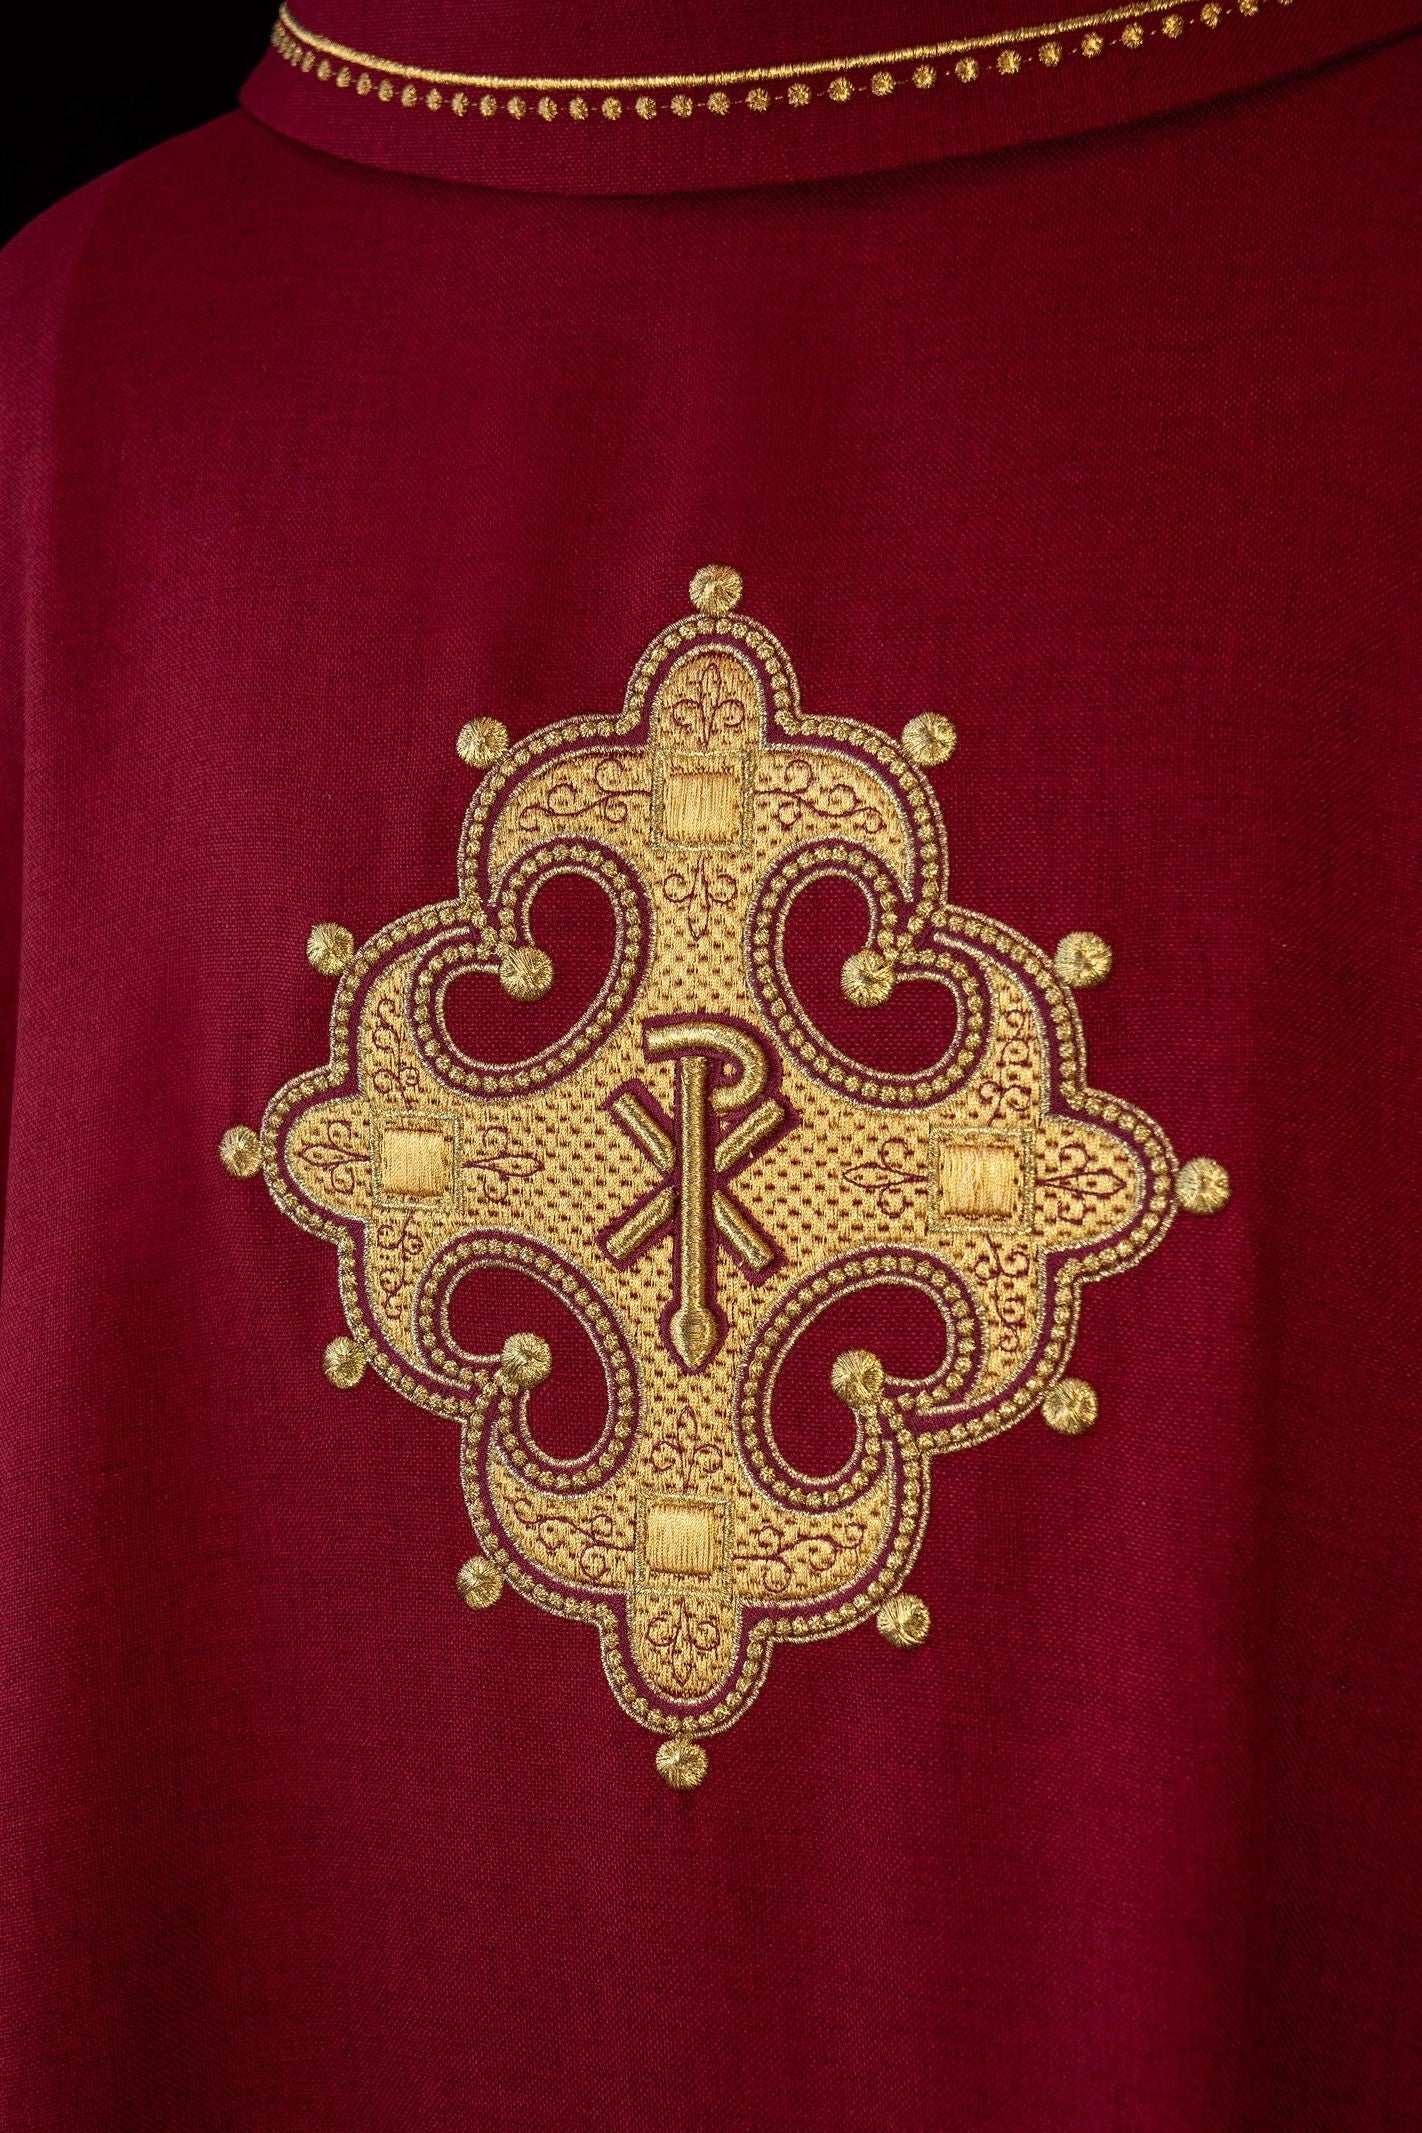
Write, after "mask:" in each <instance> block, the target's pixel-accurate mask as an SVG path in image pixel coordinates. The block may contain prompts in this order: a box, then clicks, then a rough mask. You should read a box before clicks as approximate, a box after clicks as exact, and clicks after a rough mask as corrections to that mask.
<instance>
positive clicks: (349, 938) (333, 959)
mask: <svg viewBox="0 0 1422 2133" xmlns="http://www.w3.org/2000/svg"><path fill="white" fill-rule="evenodd" d="M354 954H355V938H354V936H353V935H352V934H351V933H349V932H348V931H347V929H346V928H345V927H344V926H333V925H331V924H330V923H329V922H328V921H323V922H322V923H321V924H320V925H317V926H313V927H312V928H311V933H310V937H309V938H308V940H307V943H306V960H307V962H308V963H309V964H310V965H311V968H312V969H313V970H319V971H320V973H321V975H322V977H323V978H338V977H339V976H340V974H341V972H342V971H343V970H344V969H345V967H346V965H347V963H348V962H349V961H350V959H351V957H352V956H353V955H354Z"/></svg>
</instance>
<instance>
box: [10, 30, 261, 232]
mask: <svg viewBox="0 0 1422 2133" xmlns="http://www.w3.org/2000/svg"><path fill="white" fill-rule="evenodd" d="M277 4H278V0H186V4H185V5H184V6H182V7H178V6H176V5H174V4H173V0H145V4H143V5H141V6H140V5H139V4H137V0H107V4H106V5H105V6H104V7H103V9H102V10H95V11H94V13H93V14H92V15H85V16H82V17H78V18H75V19H74V21H73V25H72V27H71V26H70V24H69V23H67V22H65V20H64V18H63V17H62V16H59V17H56V16H51V15H48V14H46V15H45V16H44V17H43V18H42V19H40V20H39V21H38V22H35V21H33V20H32V19H29V10H26V11H25V14H26V20H25V21H24V22H23V23H22V26H21V29H20V31H19V35H18V37H16V38H7V40H6V41H7V46H8V58H9V64H7V66H6V67H5V69H4V83H3V88H0V114H3V118H2V119H0V140H3V148H0V155H3V176H0V241H3V240H5V239H8V238H10V237H12V236H13V235H14V233H15V231H16V230H17V229H19V228H20V227H21V226H22V225H23V224H24V223H26V222H28V221H29V220H30V218H31V217H32V216H34V215H38V214H39V213H40V212H41V211H42V210H43V209H44V208H46V207H49V206H50V205H51V204H52V203H53V202H54V201H55V200H58V199H60V198H61V197H62V196H63V195H64V194H65V193H67V192H72V191H73V190H74V188H75V186H76V185H84V184H86V183H87V182H88V180H89V179H90V178H96V177H98V176H99V174H100V172H101V171H105V170H111V169H112V168H113V166H114V164H115V163H122V162H124V161H126V160H127V158H128V157H129V156H136V155H139V154H141V152H142V151H143V150H144V149H145V148H151V147H152V146H153V144H154V143H155V142H156V141H161V140H165V139H166V138H167V137H168V135H169V134H174V133H182V132H185V131H186V129H187V128H188V127H190V126H200V125H201V124H202V123H203V121H204V120H205V119H210V118H216V117H217V115H218V114H219V112H222V111H230V110H231V109H232V106H233V105H234V103H235V102H236V100H237V91H238V89H239V88H240V87H241V85H242V82H243V80H244V78H245V77H246V75H247V74H248V73H249V72H250V71H251V69H252V68H253V67H254V66H255V65H256V63H257V60H258V59H259V58H260V57H261V52H262V47H263V45H264V44H265V42H266V39H267V36H268V34H269V32H270V30H271V26H272V22H273V20H274V19H275V16H276V10H277Z"/></svg>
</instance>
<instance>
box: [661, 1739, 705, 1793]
mask: <svg viewBox="0 0 1422 2133" xmlns="http://www.w3.org/2000/svg"><path fill="white" fill-rule="evenodd" d="M657 1769H658V1770H659V1771H660V1773H661V1775H662V1776H663V1777H664V1778H665V1779H666V1781H667V1783H668V1784H669V1785H670V1786H671V1788H672V1790H673V1792H690V1791H692V1790H693V1789H694V1787H696V1786H697V1785H699V1784H700V1783H701V1780H702V1779H703V1778H704V1777H705V1775H706V1750H705V1749H704V1748H703V1747H702V1746H701V1743H700V1742H699V1741H694V1740H685V1739H681V1738H677V1737H675V1736H674V1737H673V1738H672V1739H671V1740H664V1741H663V1742H662V1744H661V1746H660V1748H658V1750H657Z"/></svg>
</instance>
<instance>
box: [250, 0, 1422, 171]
mask: <svg viewBox="0 0 1422 2133" xmlns="http://www.w3.org/2000/svg"><path fill="white" fill-rule="evenodd" d="M1419 22H1422V0H1189V4H1188V5H1181V4H1180V0H1146V4H1145V5H1143V6H1140V7H1109V8H1105V9H1100V10H1097V11H1095V12H1090V13H1083V14H1077V15H1072V16H1070V17H1068V18H1064V19H1057V20H1051V19H1043V20H1041V21H1037V20H1033V19H1031V18H1030V16H1028V15H1024V14H1023V12H1022V6H1021V0H782V4H780V5H778V6H777V7H775V8H774V9H767V8H765V6H764V4H763V0H720V4H719V5H718V7H717V8H715V9H682V8H676V9H673V8H670V7H658V6H657V5H656V4H655V0H559V4H557V5H554V6H549V5H547V4H546V0H539V4H533V0H291V4H290V6H283V8H282V11H281V14H280V16H279V18H278V20H277V23H276V27H275V28H274V30H273V32H272V42H271V49H270V51H269V52H268V53H267V54H266V55H265V57H264V58H263V60H262V61H261V64H260V65H259V66H258V67H257V69H256V72H255V73H254V74H253V75H252V77H251V79H250V80H249V81H248V82H247V85H246V87H245V89H244V90H243V94H242V101H243V103H244V104H245V106H246V108H247V110H248V111H250V112H251V113H252V115H253V116H254V117H255V118H258V119H261V120H262V121H263V122H264V123H265V124H267V125H268V126H271V127H273V128H274V129H275V130H276V131H277V132H279V133H283V134H286V135H288V136H289V137H290V138H291V139H293V140H297V141H301V142H303V143H305V144H306V145H307V146H308V147H312V148H318V149H323V150H325V151H326V152H327V153H328V154H331V155H335V156H341V157H344V158H347V159H349V160H351V161H354V162H358V163H365V164H369V165H373V166H374V167H376V168H378V169H382V170H393V171H404V172H408V173H410V174H413V175H418V176H423V177H432V178H445V179H451V180H454V181H455V182H458V183H463V184H473V185H493V186H504V187H510V188H514V189H517V190H520V191H530V192H561V193H659V192H679V191H687V190H704V189H713V188H721V187H727V186H746V185H770V184H785V183H791V182H794V181H797V180H803V179H812V178H828V177H842V176H846V175H848V174H851V173H854V172H867V171H877V170H891V169H897V168H900V167H902V166H904V165H907V164H911V163H923V162H932V161H937V160H938V159H940V158H942V157H945V156H956V155H970V154H976V153H979V152H982V151H984V150H990V149H997V148H1006V147H1012V146H1015V145H1018V144H1020V143H1023V142H1029V141H1045V140H1051V139H1056V138H1059V137H1061V136H1063V135H1067V134H1073V133H1079V132H1084V131H1087V130H1088V129H1091V128H1095V127H1101V126H1114V125H1120V124H1123V123H1125V122H1126V121H1129V120H1132V119H1138V118H1144V117H1148V116H1151V115H1153V114H1156V113H1160V112H1164V111H1169V110H1173V109H1176V108H1181V107H1184V106H1187V105H1191V104H1198V103H1201V102H1204V101H1206V100H1207V99H1209V98H1212V97H1217V96H1222V95H1226V94H1229V93H1231V92H1233V91H1237V90H1241V89H1248V88H1253V87H1255V86H1256V85H1258V84H1260V83H1262V82H1267V81H1271V80H1275V79H1278V78H1280V77H1282V76H1285V75H1289V74H1295V73H1298V72H1301V71H1303V70H1305V69H1307V68H1311V67H1315V66H1318V65H1320V64H1322V63H1323V62H1325V61H1327V60H1330V59H1334V58H1337V57H1339V56H1340V55H1342V54H1344V53H1346V52H1349V51H1353V50H1357V49H1360V48H1362V47H1364V46H1367V45H1372V44H1377V43H1380V42H1383V41H1385V40H1386V39H1388V38H1391V37H1395V36H1398V35H1400V34H1402V33H1404V32H1406V31H1408V30H1411V29H1414V28H1416V27H1417V26H1418V24H1419Z"/></svg>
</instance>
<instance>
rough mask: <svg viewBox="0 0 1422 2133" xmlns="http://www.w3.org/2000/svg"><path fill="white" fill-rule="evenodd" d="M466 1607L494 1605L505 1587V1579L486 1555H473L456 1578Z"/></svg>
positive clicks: (460, 1595)
mask: <svg viewBox="0 0 1422 2133" xmlns="http://www.w3.org/2000/svg"><path fill="white" fill-rule="evenodd" d="M454 1582H455V1584H456V1585H457V1586H458V1588H459V1597H460V1599H461V1600H463V1602H464V1604H465V1606H466V1607H474V1608H483V1607H492V1606H493V1604H494V1602H495V1600H497V1598H498V1597H499V1594H500V1593H501V1592H502V1591H503V1589H504V1581H503V1579H502V1578H501V1577H500V1576H499V1573H498V1571H497V1570H496V1569H495V1568H494V1566H493V1564H492V1563H491V1562H490V1561H489V1558H488V1557H487V1556H486V1555H471V1556H470V1558H469V1560H468V1562H467V1563H465V1564H464V1565H463V1566H462V1567H461V1569H460V1572H459V1575H458V1577H456V1579H455V1581H454Z"/></svg>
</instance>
